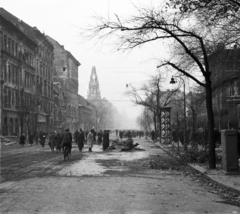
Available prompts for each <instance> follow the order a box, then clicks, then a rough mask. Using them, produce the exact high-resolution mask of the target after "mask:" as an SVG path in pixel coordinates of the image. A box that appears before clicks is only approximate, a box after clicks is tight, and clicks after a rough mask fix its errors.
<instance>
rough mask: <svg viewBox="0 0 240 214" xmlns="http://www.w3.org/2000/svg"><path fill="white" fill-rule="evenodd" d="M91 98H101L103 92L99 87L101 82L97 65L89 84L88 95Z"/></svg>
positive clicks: (93, 68) (93, 69)
mask: <svg viewBox="0 0 240 214" xmlns="http://www.w3.org/2000/svg"><path fill="white" fill-rule="evenodd" d="M87 99H89V100H101V94H100V89H99V82H98V77H97V72H96V68H95V66H93V67H92V73H91V77H90V81H89V86H88V96H87Z"/></svg>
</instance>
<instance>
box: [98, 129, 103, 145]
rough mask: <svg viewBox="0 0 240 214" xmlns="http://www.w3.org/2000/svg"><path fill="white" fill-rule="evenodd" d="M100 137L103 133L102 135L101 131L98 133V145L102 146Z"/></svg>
mask: <svg viewBox="0 0 240 214" xmlns="http://www.w3.org/2000/svg"><path fill="white" fill-rule="evenodd" d="M102 137H103V133H102V130H100V131H99V132H98V144H100V145H101V144H102Z"/></svg>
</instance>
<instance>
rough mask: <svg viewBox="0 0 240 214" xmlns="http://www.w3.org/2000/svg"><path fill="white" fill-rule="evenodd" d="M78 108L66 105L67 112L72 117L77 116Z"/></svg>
mask: <svg viewBox="0 0 240 214" xmlns="http://www.w3.org/2000/svg"><path fill="white" fill-rule="evenodd" d="M77 110H78V108H77V107H74V106H68V107H67V114H68V115H70V116H73V117H77V116H78V111H77Z"/></svg>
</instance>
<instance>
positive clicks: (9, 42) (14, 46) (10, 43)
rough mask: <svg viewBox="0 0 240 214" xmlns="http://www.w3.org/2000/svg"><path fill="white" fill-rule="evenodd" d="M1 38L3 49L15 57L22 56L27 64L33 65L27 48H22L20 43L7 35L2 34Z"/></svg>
mask: <svg viewBox="0 0 240 214" xmlns="http://www.w3.org/2000/svg"><path fill="white" fill-rule="evenodd" d="M3 40H4V41H3V44H4V45H3V48H4V50H5V51H7V52H8V53H10V54H11V55H13V56H15V57H18V58H22V60H24V61H25V62H26V63H27V64H29V65H31V66H33V55H32V54H31V53H30V52H29V51H28V50H26V49H24V48H23V47H22V44H18V43H17V42H15V41H14V40H13V39H11V38H10V37H8V36H7V35H4V39H3Z"/></svg>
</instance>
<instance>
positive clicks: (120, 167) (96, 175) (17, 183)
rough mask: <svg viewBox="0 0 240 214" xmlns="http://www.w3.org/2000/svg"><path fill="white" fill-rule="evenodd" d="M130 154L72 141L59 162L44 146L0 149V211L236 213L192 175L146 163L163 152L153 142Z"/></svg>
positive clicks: (235, 208) (142, 143) (238, 210)
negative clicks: (67, 157) (69, 154)
mask: <svg viewBox="0 0 240 214" xmlns="http://www.w3.org/2000/svg"><path fill="white" fill-rule="evenodd" d="M135 142H138V143H139V144H140V145H139V146H138V149H135V150H133V151H130V152H120V151H119V150H118V149H116V150H112V151H107V152H103V151H102V149H101V147H100V146H99V145H94V147H93V152H91V153H90V152H88V150H87V148H86V147H85V148H84V150H83V152H82V153H80V152H79V151H78V150H77V147H76V145H75V144H74V145H73V151H72V158H71V160H70V161H64V160H63V155H62V154H61V153H56V152H54V153H52V152H51V151H50V148H49V146H48V145H46V146H45V148H41V147H40V145H35V144H34V145H33V146H29V145H25V146H24V147H22V146H20V145H18V144H15V145H10V146H2V147H1V179H2V183H0V190H1V194H0V201H1V203H0V213H31V214H32V213H45V214H48V213H89V214H90V213H101V214H104V213H112V214H114V213H121V214H124V213H136V214H143V213H144V214H145V213H149V214H150V213H156V214H159V213H166V214H169V213H172V214H177V213H189V214H190V213H191V214H194V213H199V214H200V213H224V214H226V213H236V214H237V213H240V207H238V206H234V205H232V204H230V203H227V201H225V200H224V199H223V198H221V197H220V196H219V195H217V194H213V193H211V192H209V191H208V190H207V188H206V187H205V186H204V185H201V184H200V183H199V182H198V181H197V180H196V179H194V178H192V177H190V176H185V175H184V174H183V173H181V172H180V171H175V170H169V169H167V170H154V169H150V168H149V161H150V160H151V159H152V158H154V157H156V156H157V155H160V156H167V154H166V153H164V151H162V150H161V149H160V148H159V147H157V146H156V145H155V144H154V143H153V142H151V141H149V140H146V139H137V138H134V143H135Z"/></svg>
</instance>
